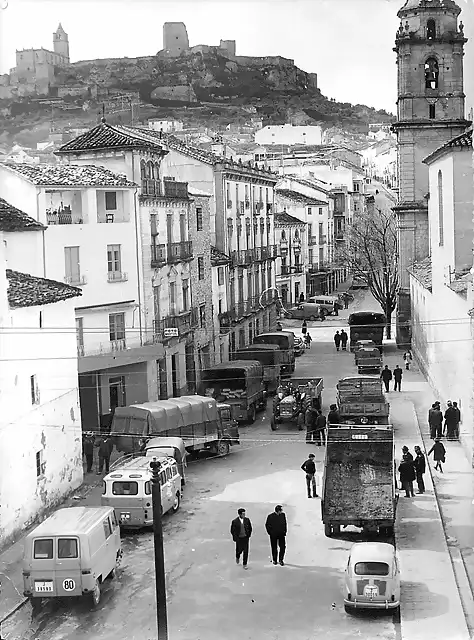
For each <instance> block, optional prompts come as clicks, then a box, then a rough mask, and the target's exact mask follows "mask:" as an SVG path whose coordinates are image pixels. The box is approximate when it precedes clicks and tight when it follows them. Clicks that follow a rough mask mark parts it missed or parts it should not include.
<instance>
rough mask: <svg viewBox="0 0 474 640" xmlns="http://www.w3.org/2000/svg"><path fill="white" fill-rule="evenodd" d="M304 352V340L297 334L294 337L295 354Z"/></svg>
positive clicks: (298, 354) (299, 354)
mask: <svg viewBox="0 0 474 640" xmlns="http://www.w3.org/2000/svg"><path fill="white" fill-rule="evenodd" d="M303 353H304V342H303V338H300V337H299V336H296V337H295V356H301V355H303Z"/></svg>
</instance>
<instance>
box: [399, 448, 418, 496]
mask: <svg viewBox="0 0 474 640" xmlns="http://www.w3.org/2000/svg"><path fill="white" fill-rule="evenodd" d="M398 472H399V474H400V482H401V485H402V488H403V489H405V498H413V497H414V495H415V494H414V492H413V480H415V478H416V474H415V466H414V464H413V457H412V458H411V460H410V458H409V456H408V455H406V454H405V455H404V456H403V459H402V461H401V462H400V466H399V467H398Z"/></svg>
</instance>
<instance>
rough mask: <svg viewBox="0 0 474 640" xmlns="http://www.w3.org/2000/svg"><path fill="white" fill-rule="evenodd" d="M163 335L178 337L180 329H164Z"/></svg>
mask: <svg viewBox="0 0 474 640" xmlns="http://www.w3.org/2000/svg"><path fill="white" fill-rule="evenodd" d="M163 335H164V337H165V338H177V337H178V329H163Z"/></svg>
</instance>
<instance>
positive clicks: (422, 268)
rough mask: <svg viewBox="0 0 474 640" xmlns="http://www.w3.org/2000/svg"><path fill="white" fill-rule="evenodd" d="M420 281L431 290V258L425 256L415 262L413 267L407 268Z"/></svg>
mask: <svg viewBox="0 0 474 640" xmlns="http://www.w3.org/2000/svg"><path fill="white" fill-rule="evenodd" d="M407 271H408V273H410V274H411V275H412V276H413V277H414V278H415V279H416V280H418V282H419V283H420V284H421V285H422V286H423V287H424V288H425V289H428V290H429V291H431V287H432V276H431V258H430V257H428V258H425V259H424V260H420V262H414V263H413V264H412V265H411V267H408V269H407Z"/></svg>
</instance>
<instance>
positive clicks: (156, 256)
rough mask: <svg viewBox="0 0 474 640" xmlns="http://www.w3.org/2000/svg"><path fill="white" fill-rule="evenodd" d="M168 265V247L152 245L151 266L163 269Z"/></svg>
mask: <svg viewBox="0 0 474 640" xmlns="http://www.w3.org/2000/svg"><path fill="white" fill-rule="evenodd" d="M164 264H166V245H165V244H152V245H151V266H152V267H154V268H156V267H162V266H163V265H164Z"/></svg>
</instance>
